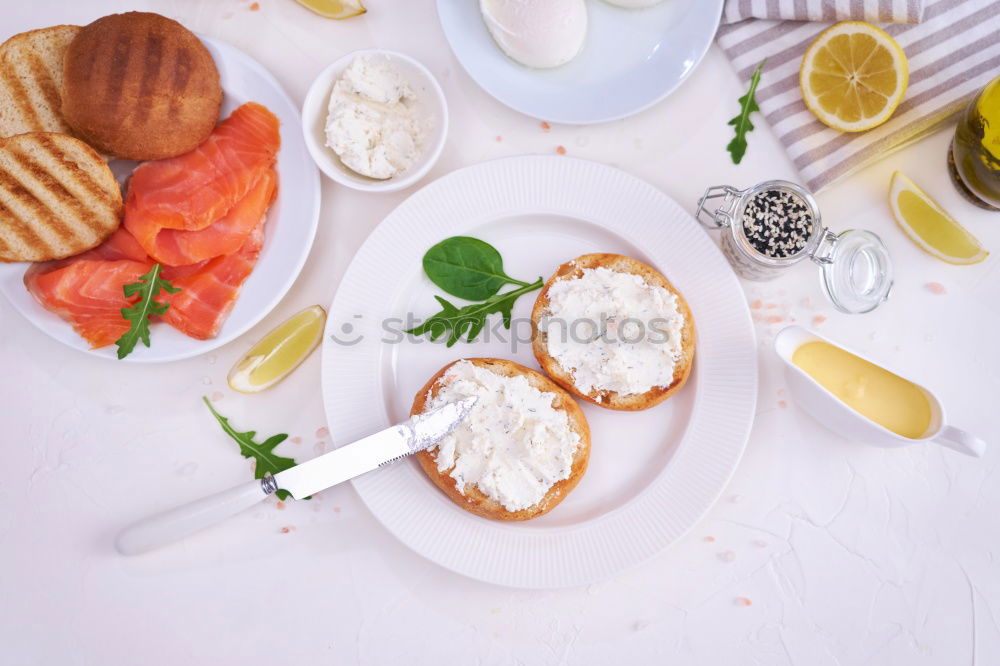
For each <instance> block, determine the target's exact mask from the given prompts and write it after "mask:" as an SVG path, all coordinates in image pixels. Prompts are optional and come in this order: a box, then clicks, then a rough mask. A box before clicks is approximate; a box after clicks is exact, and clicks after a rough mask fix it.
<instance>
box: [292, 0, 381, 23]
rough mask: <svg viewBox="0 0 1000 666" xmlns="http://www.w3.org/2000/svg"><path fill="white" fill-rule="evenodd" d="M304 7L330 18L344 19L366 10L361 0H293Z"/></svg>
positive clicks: (358, 14)
mask: <svg viewBox="0 0 1000 666" xmlns="http://www.w3.org/2000/svg"><path fill="white" fill-rule="evenodd" d="M295 1H296V2H298V3H299V4H300V5H302V6H303V7H305V8H306V9H310V10H312V11H314V12H316V13H317V14H319V15H320V16H325V17H326V18H332V19H346V18H351V17H352V16H360V15H362V14H364V13H365V12H366V11H368V10H366V9H365V6H364V5H363V4H361V0H295Z"/></svg>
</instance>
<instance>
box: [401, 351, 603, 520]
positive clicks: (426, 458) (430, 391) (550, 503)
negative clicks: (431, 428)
mask: <svg viewBox="0 0 1000 666" xmlns="http://www.w3.org/2000/svg"><path fill="white" fill-rule="evenodd" d="M461 360H467V361H469V362H471V363H474V364H475V365H477V366H479V367H481V368H487V369H489V370H490V371H491V372H494V373H496V374H498V375H502V376H504V377H516V376H518V375H521V376H524V377H525V378H526V379H527V380H528V383H529V384H531V386H533V387H534V388H536V389H538V390H539V391H543V392H546V393H552V394H554V395H555V396H556V397H555V399H554V401H553V404H552V406H553V407H555V408H556V409H559V410H562V411H564V412H566V415H567V416H568V417H569V423H570V427H571V428H572V429H573V430H574V431H575V432H576V433H577V434H578V435H579V436H580V445H579V446H578V447H577V450H576V453H575V455H574V456H573V466H572V468H571V470H570V475H569V477H568V478H566V479H563V480H562V481H559V482H557V483H555V484H554V485H553V486H552V487H551V488H549V491H548V492H547V493H546V494H545V497H543V498H542V500H541V501H540V502H539V503H538V504H535V505H534V506H530V507H528V508H527V509H521V510H519V511H508V510H507V509H505V508H504V507H503V506H502V505H501V504H499V503H498V502H496V501H494V500H492V499H490V498H489V497H487V496H486V495H484V494H483V493H482V492H480V490H479V489H478V488H477V487H476V486H475V485H473V484H466V486H465V488H464V489H463V490H464V494H463V493H462V492H459V489H458V486H457V484H456V483H455V479H453V478H452V477H451V476H450V475H449V472H450V471H451V470H446V471H444V472H439V471H438V468H437V461H436V460H435V456H434V454H433V453H432V452H430V451H420V452H419V453H417V454H416V458H417V462H419V463H420V467H422V468H423V470H424V472H426V474H427V476H428V477H429V478H430V480H431V481H433V482H434V484H435V485H436V486H437V487H438V488H440V489H441V490H442V491H443V492H444V493H445V495H447V496H448V497H449V498H451V500H452V501H453V502H455V504H457V505H459V506H460V507H462V508H463V509H465V510H466V511H471V512H472V513H474V514H476V515H477V516H482V517H483V518H490V519H492V520H529V519H531V518H537V517H538V516H541V515H542V514H545V513H548V512H549V511H551V510H552V509H553V508H555V506H556V505H557V504H559V503H560V502H562V501H563V500H564V499H565V498H566V496H567V495H568V494H569V493H570V491H571V490H573V488H575V487H576V484H577V483H579V482H580V479H581V478H582V477H583V474H584V472H586V471H587V461H588V460H590V426H589V425H587V419H586V417H585V416H584V415H583V410H582V409H580V406H579V405H578V404H576V401H575V400H573V398H571V397H570V396H569V395H568V394H567V393H566V392H565V391H563V390H562V389H561V388H559V387H558V386H556V385H555V384H554V383H552V381H550V380H549V379H548V378H547V377H545V376H544V375H542V374H541V373H539V372H537V371H535V370H532V369H531V368H526V367H524V366H523V365H520V364H518V363H515V362H513V361H507V360H505V359H499V358H469V359H459V361H461ZM459 361H454V362H452V363H449V364H448V365H446V366H444V367H443V368H441V369H440V370H438V371H437V373H435V375H434V376H433V377H431V378H430V379H429V380H428V381H427V383H426V384H424V386H423V388H421V389H420V391H418V392H417V395H416V397H414V399H413V408H412V409H411V410H410V414H411V415H414V414H420V413H421V412H423V411H424V406H425V405H426V403H427V399H428V397H429V396H433V395H437V393H438V391H440V390H441V388H442V387H443V386H444V384H442V383H441V381H440V379H441V378H442V377H443V376H444V374H445V372H447V371H448V368H450V367H451V366H453V365H455V363H458V362H459Z"/></svg>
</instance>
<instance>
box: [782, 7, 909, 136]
mask: <svg viewBox="0 0 1000 666" xmlns="http://www.w3.org/2000/svg"><path fill="white" fill-rule="evenodd" d="M909 77H910V68H909V66H908V65H907V62H906V54H905V53H903V49H902V48H900V46H899V44H897V43H896V40H895V39H893V38H892V37H890V36H889V34H888V33H887V32H885V31H884V30H882V29H880V28H876V27H875V26H873V25H871V24H870V23H863V22H861V21H845V22H843V23H838V24H836V25H834V26H833V27H831V28H828V29H826V30H825V31H823V32H822V33H821V34H820V35H819V37H817V38H816V40H815V41H814V42H813V43H812V45H810V46H809V49H808V50H807V51H806V54H805V55H804V56H802V66H801V67H800V68H799V87H800V88H801V89H802V100H803V101H804V102H805V104H806V106H807V107H809V110H810V111H812V112H813V114H815V116H816V117H817V118H818V119H819V120H820V122H822V123H824V124H826V125H829V126H830V127H832V128H833V129H837V130H841V131H842V132H862V131H864V130H867V129H871V128H873V127H876V126H878V125H881V124H882V123H884V122H885V121H887V120H888V119H889V117H890V116H891V115H892V113H893V111H895V110H896V107H897V106H899V103H900V101H902V99H903V93H905V92H906V84H907V81H908V80H909Z"/></svg>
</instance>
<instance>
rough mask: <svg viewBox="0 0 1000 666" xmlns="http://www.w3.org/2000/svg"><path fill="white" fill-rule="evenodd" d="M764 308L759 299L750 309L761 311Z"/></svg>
mask: <svg viewBox="0 0 1000 666" xmlns="http://www.w3.org/2000/svg"><path fill="white" fill-rule="evenodd" d="M763 306H764V304H763V303H761V302H760V299H759V298H758V299H757V300H755V301H754V302H753V303H751V304H750V307H751V308H753V309H754V310H759V309H761V308H762V307H763Z"/></svg>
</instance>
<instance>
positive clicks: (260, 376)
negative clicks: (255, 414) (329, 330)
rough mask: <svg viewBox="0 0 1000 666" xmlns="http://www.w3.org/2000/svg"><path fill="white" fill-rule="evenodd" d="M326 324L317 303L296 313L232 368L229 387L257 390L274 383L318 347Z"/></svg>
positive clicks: (323, 313)
mask: <svg viewBox="0 0 1000 666" xmlns="http://www.w3.org/2000/svg"><path fill="white" fill-rule="evenodd" d="M325 324H326V311H325V310H324V309H323V308H321V307H320V306H318V305H314V306H312V307H311V308H306V309H305V310H303V311H302V312H299V313H298V314H296V315H293V316H292V317H291V318H290V319H288V320H286V321H285V322H284V323H282V324H281V325H279V326H278V327H277V328H275V329H274V330H273V331H271V332H270V333H268V334H267V335H265V336H264V337H263V338H262V339H261V340H260V342H258V343H257V344H255V345H254V346H253V347H251V348H250V351H248V352H247V353H246V355H244V356H243V358H241V359H240V360H239V361H237V362H236V365H234V366H233V369H232V370H230V371H229V388H231V389H233V390H234V391H240V392H241V393H257V392H259V391H263V390H264V389H266V388H269V387H271V386H274V385H275V384H277V383H278V382H280V381H281V380H282V379H284V378H285V377H287V376H288V375H289V373H291V372H292V370H294V369H295V368H297V367H299V364H300V363H302V361H304V360H305V359H306V357H307V356H309V354H311V353H312V351H313V350H314V349H316V346H317V345H318V344H319V342H320V340H321V339H322V338H323V326H324V325H325Z"/></svg>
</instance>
